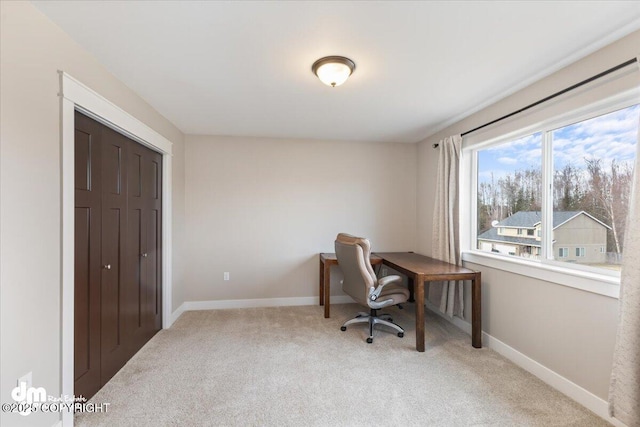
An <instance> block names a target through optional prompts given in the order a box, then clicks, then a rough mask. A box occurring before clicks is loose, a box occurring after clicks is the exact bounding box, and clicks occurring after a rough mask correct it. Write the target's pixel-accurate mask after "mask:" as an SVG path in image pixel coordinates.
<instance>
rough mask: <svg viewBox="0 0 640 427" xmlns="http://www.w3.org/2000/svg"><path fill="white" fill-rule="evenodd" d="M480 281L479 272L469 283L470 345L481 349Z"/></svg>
mask: <svg viewBox="0 0 640 427" xmlns="http://www.w3.org/2000/svg"><path fill="white" fill-rule="evenodd" d="M481 288H482V281H481V276H480V272H477V273H476V277H475V278H474V279H473V280H472V281H471V345H472V346H473V347H475V348H482V293H481V292H480V290H481Z"/></svg>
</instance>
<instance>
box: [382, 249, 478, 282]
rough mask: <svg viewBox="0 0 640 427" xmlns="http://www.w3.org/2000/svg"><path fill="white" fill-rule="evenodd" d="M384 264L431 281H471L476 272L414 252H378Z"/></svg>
mask: <svg viewBox="0 0 640 427" xmlns="http://www.w3.org/2000/svg"><path fill="white" fill-rule="evenodd" d="M376 255H378V256H380V257H381V258H382V259H383V260H384V263H385V264H387V265H389V266H391V267H393V268H395V269H397V270H399V271H401V272H411V273H414V274H422V275H424V276H428V277H429V278H430V280H439V279H441V280H456V279H461V280H464V279H470V278H472V277H473V276H475V275H476V272H475V271H473V270H469V269H468V268H464V267H458V266H457V265H455V264H449V263H448V262H444V261H440V260H437V259H434V258H429V257H428V256H425V255H420V254H416V253H413V252H376Z"/></svg>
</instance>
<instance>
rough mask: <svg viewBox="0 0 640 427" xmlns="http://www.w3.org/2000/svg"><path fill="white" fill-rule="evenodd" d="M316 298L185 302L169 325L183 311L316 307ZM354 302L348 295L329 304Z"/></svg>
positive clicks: (173, 315) (175, 312) (337, 296)
mask: <svg viewBox="0 0 640 427" xmlns="http://www.w3.org/2000/svg"><path fill="white" fill-rule="evenodd" d="M319 302H320V300H319V299H318V297H293V298H257V299H231V300H214V301H185V302H184V303H182V305H181V306H180V307H178V309H177V310H176V311H174V312H173V313H172V314H171V324H173V322H175V321H176V320H177V319H178V317H180V315H181V314H182V313H184V312H185V311H194V310H218V309H224V308H254V307H285V306H297V305H318V304H319ZM352 302H355V301H354V300H353V299H352V298H351V297H350V296H348V295H336V296H332V297H331V304H348V303H352Z"/></svg>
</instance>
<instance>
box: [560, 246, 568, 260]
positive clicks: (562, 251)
mask: <svg viewBox="0 0 640 427" xmlns="http://www.w3.org/2000/svg"><path fill="white" fill-rule="evenodd" d="M568 257H569V248H558V258H568Z"/></svg>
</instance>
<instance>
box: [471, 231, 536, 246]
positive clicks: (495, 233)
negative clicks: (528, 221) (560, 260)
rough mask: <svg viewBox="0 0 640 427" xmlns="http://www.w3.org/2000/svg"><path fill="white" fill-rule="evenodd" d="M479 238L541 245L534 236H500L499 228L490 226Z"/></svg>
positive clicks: (526, 244)
mask: <svg viewBox="0 0 640 427" xmlns="http://www.w3.org/2000/svg"><path fill="white" fill-rule="evenodd" d="M478 240H491V241H494V242H508V243H514V244H517V245H525V246H534V247H538V248H539V247H540V242H538V241H537V240H535V239H532V238H530V237H529V238H526V237H516V236H499V235H498V229H497V228H490V229H488V230H487V231H485V232H484V233H482V234H480V235H479V236H478Z"/></svg>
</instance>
